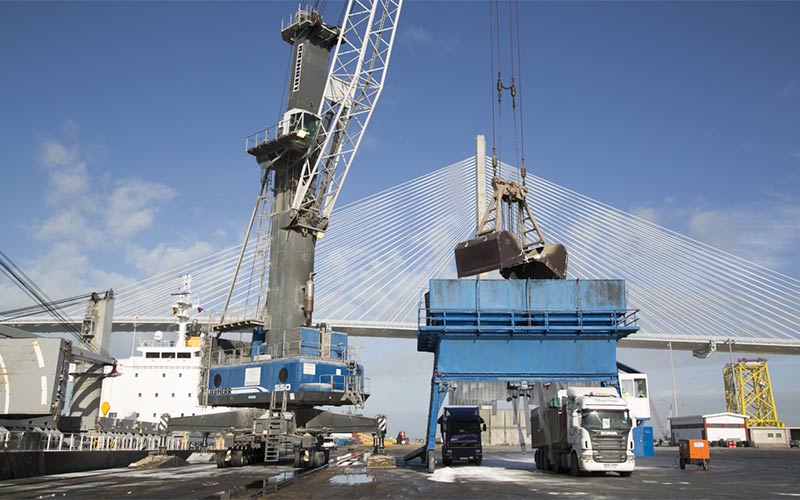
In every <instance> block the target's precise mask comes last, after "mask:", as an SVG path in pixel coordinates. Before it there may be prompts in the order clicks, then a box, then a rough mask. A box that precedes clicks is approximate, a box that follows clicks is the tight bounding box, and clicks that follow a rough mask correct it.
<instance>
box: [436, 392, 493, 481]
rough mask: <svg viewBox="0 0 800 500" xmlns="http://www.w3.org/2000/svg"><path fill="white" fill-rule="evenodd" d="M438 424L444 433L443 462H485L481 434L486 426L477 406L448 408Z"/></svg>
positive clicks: (447, 464)
mask: <svg viewBox="0 0 800 500" xmlns="http://www.w3.org/2000/svg"><path fill="white" fill-rule="evenodd" d="M438 423H439V425H440V428H441V433H442V462H443V463H444V465H445V466H449V465H451V464H452V463H453V461H454V460H467V461H469V462H470V463H474V464H477V465H480V464H481V460H483V445H482V443H481V432H483V431H485V430H486V424H485V423H484V422H483V419H482V418H481V416H480V410H479V408H478V407H477V406H446V407H445V408H444V413H442V416H441V417H439V420H438Z"/></svg>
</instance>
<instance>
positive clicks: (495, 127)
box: [489, 0, 527, 185]
mask: <svg viewBox="0 0 800 500" xmlns="http://www.w3.org/2000/svg"><path fill="white" fill-rule="evenodd" d="M508 24H509V28H508V35H509V38H508V40H509V41H508V43H509V48H508V50H509V57H508V60H509V62H510V66H511V79H510V81H509V83H508V85H505V84H504V83H503V72H502V60H503V57H502V56H503V48H502V45H501V39H500V7H499V0H495V1H494V7H493V6H492V2H490V4H489V34H490V36H489V38H490V41H491V47H490V59H491V65H492V72H494V71H495V50H497V81H496V85H495V88H496V90H497V111H496V113H495V104H494V100H492V169H493V172H494V175H495V176H496V175H497V165H498V163H499V162H500V161H502V158H501V157H502V154H501V151H502V140H503V134H502V126H503V114H502V113H503V112H502V104H503V92H504V91H508V92H509V94H510V96H511V109H512V116H513V126H514V155H515V163H516V166H517V168H518V169H519V171H520V176H521V178H522V184H523V185H525V178H526V175H527V171H526V168H525V138H524V127H523V116H522V115H523V114H524V113H523V109H522V93H521V92H518V91H517V86H518V85H519V86H520V87H521V85H522V55H521V53H522V46H521V43H520V23H519V0H509V2H508ZM495 37H496V38H497V40H496V47H495ZM515 59H516V65H515ZM518 94H519V116H518V113H517V111H518V110H517V96H518ZM495 118H496V121H495ZM520 153H521V155H520Z"/></svg>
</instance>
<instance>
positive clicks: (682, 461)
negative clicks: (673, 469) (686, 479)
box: [678, 458, 686, 469]
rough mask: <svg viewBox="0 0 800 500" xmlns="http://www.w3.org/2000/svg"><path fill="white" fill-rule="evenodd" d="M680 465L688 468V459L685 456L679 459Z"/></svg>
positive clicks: (682, 467)
mask: <svg viewBox="0 0 800 500" xmlns="http://www.w3.org/2000/svg"><path fill="white" fill-rule="evenodd" d="M678 465H680V466H681V469H685V468H686V459H685V458H681V459H680V460H679V461H678Z"/></svg>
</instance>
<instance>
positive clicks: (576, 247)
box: [539, 205, 674, 302]
mask: <svg viewBox="0 0 800 500" xmlns="http://www.w3.org/2000/svg"><path fill="white" fill-rule="evenodd" d="M546 206H547V205H546ZM548 208H549V206H548ZM539 213H540V214H541V213H544V211H539ZM562 215H563V213H562ZM562 218H563V217H562ZM556 220H557V219H556ZM575 220H576V222H581V220H580V219H575ZM582 225H583V226H585V227H588V228H590V229H591V232H592V233H594V232H596V231H597V227H598V226H599V225H598V224H596V225H587V224H586V223H585V222H583V223H582ZM551 227H552V226H551ZM585 233H586V231H585V230H584V231H583V232H581V233H580V234H585ZM576 236H577V235H576ZM579 240H580V241H584V240H585V239H584V238H579ZM585 241H588V244H587V245H586V247H587V248H599V247H600V246H599V245H596V244H594V245H593V244H592V243H596V242H595V241H593V240H585ZM572 248H573V250H578V251H579V249H581V248H583V246H573V247H572ZM573 253H574V252H573ZM598 261H602V262H609V261H610V260H609V259H594V262H598ZM614 261H622V259H615V260H614ZM604 268H606V269H609V270H610V269H611V268H609V267H608V266H604ZM673 302H674V299H673Z"/></svg>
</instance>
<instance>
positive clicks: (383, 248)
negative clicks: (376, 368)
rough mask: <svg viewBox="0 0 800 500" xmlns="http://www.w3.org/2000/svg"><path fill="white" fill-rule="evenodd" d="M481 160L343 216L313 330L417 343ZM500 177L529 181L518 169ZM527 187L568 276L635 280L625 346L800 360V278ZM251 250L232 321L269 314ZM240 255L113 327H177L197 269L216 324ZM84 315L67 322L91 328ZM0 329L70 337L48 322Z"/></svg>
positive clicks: (153, 285) (139, 289) (174, 274)
mask: <svg viewBox="0 0 800 500" xmlns="http://www.w3.org/2000/svg"><path fill="white" fill-rule="evenodd" d="M476 164H477V162H476V159H475V158H474V157H473V158H469V159H466V160H464V161H460V162H457V163H454V164H452V165H448V166H446V167H444V168H441V169H439V170H436V171H434V172H431V173H429V174H426V175H423V176H421V177H418V178H416V179H412V180H410V181H407V182H404V183H402V184H400V185H398V186H395V187H392V188H390V189H387V190H385V191H382V192H379V193H376V194H374V195H372V196H370V197H368V198H364V199H362V200H359V201H356V202H353V203H350V204H348V205H345V206H342V207H340V208H338V209H337V210H336V211H335V212H334V214H333V216H332V217H331V227H330V230H329V232H328V233H327V234H326V235H325V237H324V238H323V239H321V240H320V241H319V242H318V243H317V256H316V265H315V271H316V272H317V279H316V304H315V305H316V310H315V313H314V320H315V322H320V323H322V322H324V323H327V324H329V325H331V326H332V327H334V328H336V329H338V330H340V331H346V332H348V333H350V334H352V335H366V336H382V337H394V338H414V337H415V336H416V330H417V314H418V308H419V304H420V300H421V297H422V292H423V291H424V290H425V289H426V288H427V284H428V280H429V279H431V278H453V277H455V263H454V258H453V249H454V247H455V245H456V244H457V243H458V242H461V241H464V240H466V239H469V238H471V237H472V236H473V235H474V233H475V227H476V217H477V215H476V211H477V207H476V193H477V189H478V182H477V175H476V172H477V171H478V170H477V168H476V166H477V165H476ZM487 175H488V174H487ZM499 175H500V176H501V177H506V178H511V179H514V180H519V179H518V172H517V171H516V169H515V168H513V167H511V166H509V165H505V164H501V165H500V172H499ZM528 186H529V188H530V189H529V194H528V204H529V205H530V207H531V209H532V211H533V213H534V215H535V216H536V218H537V220H538V222H539V224H540V225H541V227H542V228H543V230H544V232H545V234H546V236H547V238H548V240H549V241H553V242H560V243H563V244H565V245H566V247H567V249H568V251H569V276H568V277H570V278H579V279H580V278H585V279H589V278H623V279H625V280H626V281H627V286H628V302H629V307H631V308H635V309H640V313H639V318H640V319H639V324H640V327H641V330H640V332H639V333H637V334H635V335H632V336H630V337H628V338H627V339H624V340H623V341H622V342H620V345H621V346H628V347H650V348H674V349H690V350H696V351H698V352H699V353H703V351H705V353H710V352H713V350H716V349H719V350H723V351H728V350H730V351H739V352H777V353H800V280H798V279H795V278H792V277H789V276H785V275H783V274H781V273H778V272H775V271H772V270H770V269H767V268H764V267H761V266H759V265H757V264H754V263H753V262H751V261H748V260H744V259H741V258H739V257H736V256H733V255H731V254H729V253H726V252H723V251H721V250H718V249H715V248H713V247H711V246H708V245H706V244H703V243H701V242H698V241H696V240H693V239H691V238H688V237H686V236H683V235H680V234H678V233H676V232H674V231H671V230H668V229H666V228H663V227H660V226H658V225H656V224H653V223H651V222H648V221H646V220H643V219H640V218H638V217H636V216H634V215H631V214H629V213H626V212H623V211H621V210H617V209H615V208H613V207H610V206H608V205H606V204H603V203H601V202H598V201H596V200H593V199H591V198H589V197H587V196H584V195H581V194H580V193H576V192H574V191H571V190H569V189H566V188H564V187H561V186H559V185H557V184H554V183H552V182H549V181H547V180H545V179H541V178H538V177H533V176H529V177H528ZM487 196H491V193H487ZM247 248H248V249H249V250H248V251H247V252H246V253H245V255H244V261H243V264H242V267H241V269H242V271H241V272H240V275H239V276H240V278H239V280H238V281H237V284H236V287H235V288H234V290H233V293H232V297H231V305H230V306H229V309H228V313H227V316H226V321H231V320H235V319H236V318H237V317H240V318H242V319H244V318H253V317H257V316H259V315H260V314H261V309H262V308H263V300H261V301H259V290H260V289H261V284H262V283H266V282H267V279H266V278H267V276H268V273H269V269H265V268H264V263H265V262H268V260H269V259H268V255H267V253H268V251H269V249H268V246H267V245H265V242H260V244H249V245H248V246H247ZM239 251H240V246H238V245H237V246H235V247H230V248H227V249H224V250H222V251H220V252H217V253H215V254H213V255H209V256H207V257H205V258H203V259H199V260H196V261H194V262H190V263H187V264H185V265H183V266H180V267H178V268H175V269H172V270H170V271H167V272H163V273H161V274H158V275H156V276H152V277H150V278H147V279H145V280H142V281H140V282H137V283H134V284H131V285H127V286H124V287H121V288H119V289H117V290H116V297H117V300H116V304H115V310H114V325H115V330H118V331H133V330H134V329H135V330H136V331H154V330H169V329H170V328H171V327H172V326H173V325H174V318H173V317H172V316H171V314H170V312H171V311H170V303H171V297H170V294H171V293H174V292H177V291H178V288H179V287H180V285H181V281H180V280H179V279H178V278H179V276H180V275H182V274H185V273H189V274H191V276H192V283H193V296H194V298H195V302H197V301H198V300H199V304H200V305H201V306H202V308H203V312H202V313H199V314H197V316H196V319H197V320H198V321H200V322H203V323H209V322H216V321H218V320H219V316H220V313H221V311H222V309H223V306H224V302H225V298H226V295H227V293H228V288H229V287H230V280H231V277H232V275H233V272H234V268H235V265H236V261H237V259H238V257H239ZM496 277H499V275H497V276H496ZM83 309H84V306H83V305H82V304H76V305H73V306H70V307H69V308H67V309H65V313H66V315H67V316H68V317H69V318H72V319H74V320H76V321H80V320H81V318H82V315H83ZM0 323H1V324H7V325H13V326H17V327H19V328H23V329H25V330H29V331H39V332H46V331H56V330H58V329H59V328H60V326H59V325H58V324H57V323H56V322H54V321H53V320H52V319H51V318H49V317H47V316H45V315H44V313H41V314H36V315H33V316H25V317H16V318H9V317H6V318H0Z"/></svg>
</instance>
